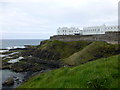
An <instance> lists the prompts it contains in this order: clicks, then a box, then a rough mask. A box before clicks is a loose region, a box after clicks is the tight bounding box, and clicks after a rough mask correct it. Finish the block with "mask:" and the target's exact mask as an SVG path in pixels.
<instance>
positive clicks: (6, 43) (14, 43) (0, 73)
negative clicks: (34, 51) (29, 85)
mask: <svg viewBox="0 0 120 90" xmlns="http://www.w3.org/2000/svg"><path fill="white" fill-rule="evenodd" d="M41 41H43V39H9V40H8V39H6V40H0V49H10V48H13V47H14V48H15V47H16V48H17V47H19V48H22V47H24V45H39V44H40V42H41ZM3 51H5V50H0V52H3ZM6 51H7V50H6ZM1 56H2V55H1ZM1 56H0V60H2V57H1ZM9 76H18V77H19V78H21V79H22V77H23V76H24V75H23V74H21V73H15V72H13V71H10V70H0V89H1V88H2V86H1V85H2V82H3V81H5V80H6V79H7V78H8V77H9ZM13 87H16V85H14V86H13Z"/></svg>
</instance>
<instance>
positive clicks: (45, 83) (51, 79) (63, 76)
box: [18, 55, 120, 88]
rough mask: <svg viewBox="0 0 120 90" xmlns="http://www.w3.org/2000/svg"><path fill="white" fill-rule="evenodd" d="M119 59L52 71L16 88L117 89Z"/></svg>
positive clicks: (116, 57)
mask: <svg viewBox="0 0 120 90" xmlns="http://www.w3.org/2000/svg"><path fill="white" fill-rule="evenodd" d="M119 57H120V55H115V56H112V57H109V58H101V59H98V60H96V61H92V62H88V63H86V64H82V65H79V66H76V67H64V68H60V69H56V70H52V71H49V72H46V73H43V74H40V75H37V76H34V77H32V78H31V79H29V80H28V81H27V82H25V83H24V84H22V85H21V86H19V87H18V88H118V87H119V86H118V81H119V80H120V73H119V67H118V66H119V64H120V61H119V59H118V58H119Z"/></svg>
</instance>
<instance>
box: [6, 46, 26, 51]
mask: <svg viewBox="0 0 120 90" xmlns="http://www.w3.org/2000/svg"><path fill="white" fill-rule="evenodd" d="M16 48H25V46H13V47H6V49H8V50H9V49H16Z"/></svg>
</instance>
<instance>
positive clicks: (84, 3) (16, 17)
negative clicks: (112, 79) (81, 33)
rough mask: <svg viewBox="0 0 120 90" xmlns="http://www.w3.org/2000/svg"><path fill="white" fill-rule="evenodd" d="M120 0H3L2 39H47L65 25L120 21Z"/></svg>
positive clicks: (0, 21) (1, 16)
mask: <svg viewBox="0 0 120 90" xmlns="http://www.w3.org/2000/svg"><path fill="white" fill-rule="evenodd" d="M118 1H119V0H1V1H0V32H1V33H2V36H3V39H47V38H49V37H50V36H52V35H55V34H56V29H57V28H58V27H62V26H68V27H73V26H75V27H79V28H82V27H85V26H96V25H102V24H106V25H117V24H118Z"/></svg>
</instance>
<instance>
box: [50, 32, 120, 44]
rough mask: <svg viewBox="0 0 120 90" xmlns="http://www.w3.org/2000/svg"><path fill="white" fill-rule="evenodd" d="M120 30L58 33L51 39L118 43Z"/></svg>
mask: <svg viewBox="0 0 120 90" xmlns="http://www.w3.org/2000/svg"><path fill="white" fill-rule="evenodd" d="M119 38H120V32H106V33H105V34H100V35H56V36H53V37H50V40H60V41H80V40H85V41H106V42H108V43H118V41H119Z"/></svg>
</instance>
